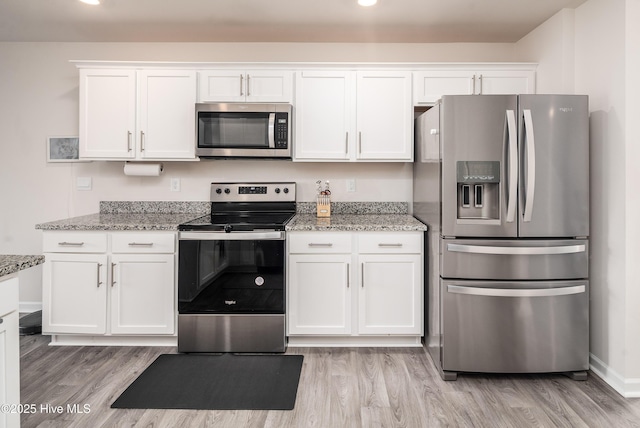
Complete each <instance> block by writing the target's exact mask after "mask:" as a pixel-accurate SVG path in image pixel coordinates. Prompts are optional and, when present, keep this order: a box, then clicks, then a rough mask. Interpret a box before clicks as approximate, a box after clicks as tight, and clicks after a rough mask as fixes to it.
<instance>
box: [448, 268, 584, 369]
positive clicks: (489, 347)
mask: <svg viewBox="0 0 640 428" xmlns="http://www.w3.org/2000/svg"><path fill="white" fill-rule="evenodd" d="M440 285H441V290H440V292H441V293H442V305H443V308H442V339H441V340H442V348H441V363H442V369H443V370H444V371H453V372H489V373H542V372H576V371H583V370H587V369H588V368H589V361H588V359H589V313H588V307H589V282H588V281H555V282H538V281H531V282H524V281H522V282H511V281H509V282H507V281H488V282H479V281H452V280H441V282H440Z"/></svg>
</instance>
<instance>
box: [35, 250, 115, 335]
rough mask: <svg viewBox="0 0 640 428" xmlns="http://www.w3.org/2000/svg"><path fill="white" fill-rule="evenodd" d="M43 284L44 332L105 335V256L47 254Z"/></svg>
mask: <svg viewBox="0 0 640 428" xmlns="http://www.w3.org/2000/svg"><path fill="white" fill-rule="evenodd" d="M42 281H43V291H42V300H43V302H44V305H43V308H42V332H43V333H45V334H60V333H85V334H104V333H105V332H106V322H107V321H106V320H107V256H106V255H97V254H55V253H47V254H46V262H45V264H44V268H43V279H42Z"/></svg>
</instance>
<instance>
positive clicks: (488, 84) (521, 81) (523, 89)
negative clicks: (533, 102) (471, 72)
mask: <svg viewBox="0 0 640 428" xmlns="http://www.w3.org/2000/svg"><path fill="white" fill-rule="evenodd" d="M476 78H477V80H476V82H477V83H476V85H477V89H476V93H478V94H483V95H490V94H495V95H508V94H535V92H536V90H535V83H536V79H535V72H533V71H516V70H512V71H508V70H507V71H499V70H489V71H487V70H481V71H477V72H476Z"/></svg>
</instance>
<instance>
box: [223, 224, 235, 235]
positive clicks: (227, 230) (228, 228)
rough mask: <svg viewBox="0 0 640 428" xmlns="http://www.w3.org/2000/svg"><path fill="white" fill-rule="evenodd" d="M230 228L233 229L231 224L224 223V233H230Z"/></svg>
mask: <svg viewBox="0 0 640 428" xmlns="http://www.w3.org/2000/svg"><path fill="white" fill-rule="evenodd" d="M232 230H233V225H231V224H225V225H224V231H225V232H226V233H231V231H232Z"/></svg>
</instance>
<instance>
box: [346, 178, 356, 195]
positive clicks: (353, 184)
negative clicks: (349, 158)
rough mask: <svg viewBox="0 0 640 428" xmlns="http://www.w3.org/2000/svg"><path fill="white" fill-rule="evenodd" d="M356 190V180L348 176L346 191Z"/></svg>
mask: <svg viewBox="0 0 640 428" xmlns="http://www.w3.org/2000/svg"><path fill="white" fill-rule="evenodd" d="M355 191H356V180H355V179H353V178H350V179H349V180H347V192H350V193H353V192H355Z"/></svg>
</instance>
